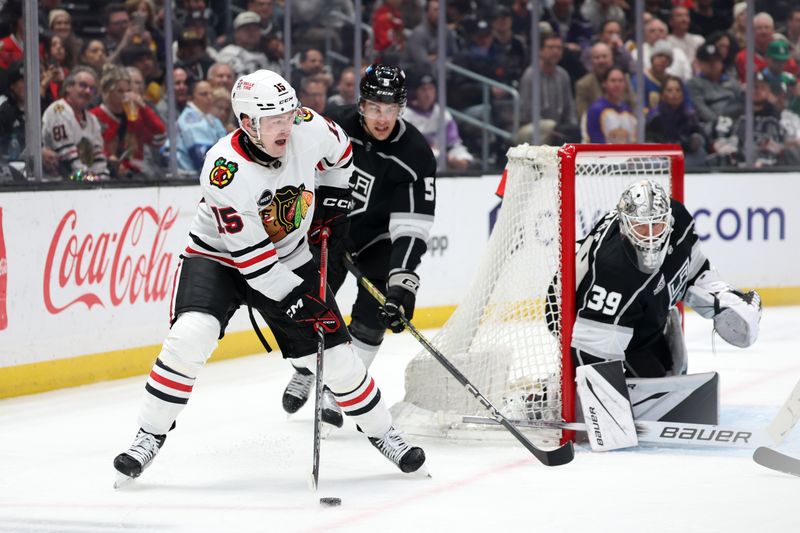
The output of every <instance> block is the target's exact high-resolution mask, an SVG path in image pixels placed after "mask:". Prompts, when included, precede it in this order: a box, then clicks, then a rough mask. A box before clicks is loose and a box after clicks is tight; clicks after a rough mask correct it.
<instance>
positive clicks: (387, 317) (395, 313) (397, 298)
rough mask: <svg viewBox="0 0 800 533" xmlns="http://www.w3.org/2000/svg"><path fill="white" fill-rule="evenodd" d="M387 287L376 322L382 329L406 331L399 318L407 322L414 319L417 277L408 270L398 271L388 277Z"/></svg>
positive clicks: (397, 331) (398, 331) (396, 331)
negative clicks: (384, 299) (404, 318)
mask: <svg viewBox="0 0 800 533" xmlns="http://www.w3.org/2000/svg"><path fill="white" fill-rule="evenodd" d="M387 286H388V289H387V291H386V302H385V303H384V305H383V309H381V310H380V311H379V312H378V320H379V321H380V323H381V324H382V325H383V327H385V328H389V329H390V330H392V331H393V332H395V333H400V332H401V331H403V330H404V329H406V326H405V324H403V321H402V320H400V316H401V315H402V316H404V317H406V319H408V320H411V319H412V318H413V317H414V305H415V303H416V300H417V289H418V288H419V276H417V275H416V274H415V273H414V272H411V271H410V270H400V271H397V272H394V273H393V274H391V275H390V276H389V281H388V283H387Z"/></svg>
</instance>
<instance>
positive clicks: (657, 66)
mask: <svg viewBox="0 0 800 533" xmlns="http://www.w3.org/2000/svg"><path fill="white" fill-rule="evenodd" d="M674 50H675V49H674V48H673V47H672V45H670V43H668V42H667V41H666V39H664V40H661V41H657V42H656V43H655V44H654V45H653V48H652V51H651V52H650V66H649V67H648V68H646V69H644V102H643V103H644V114H645V116H647V114H648V113H650V111H651V110H653V109H655V108H656V107H658V102H659V100H660V98H661V92H662V86H663V84H664V82H665V81H666V80H667V78H668V77H669V76H670V75H671V74H669V73H668V70H669V67H670V65H672V58H673V53H674ZM638 84H639V79H638V76H637V75H636V73H634V74H633V75H632V76H631V85H633V90H634V92H636V88H637V87H638ZM681 90H682V91H683V94H684V95H686V99H687V100H691V99H690V98H689V96H688V91H687V89H686V86H685V85H682V86H681ZM689 105H691V101H690V102H689Z"/></svg>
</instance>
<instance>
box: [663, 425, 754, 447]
mask: <svg viewBox="0 0 800 533" xmlns="http://www.w3.org/2000/svg"><path fill="white" fill-rule="evenodd" d="M752 436H753V434H752V433H751V432H749V431H733V430H727V429H707V428H702V429H699V428H691V427H680V426H667V427H665V428H664V429H662V430H661V434H660V435H659V437H661V438H664V439H675V440H683V441H693V440H694V441H714V442H743V443H745V444H746V443H749V442H750V438H751V437H752Z"/></svg>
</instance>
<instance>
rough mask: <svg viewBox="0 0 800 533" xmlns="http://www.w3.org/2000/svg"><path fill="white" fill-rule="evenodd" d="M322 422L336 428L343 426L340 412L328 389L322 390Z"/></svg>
mask: <svg viewBox="0 0 800 533" xmlns="http://www.w3.org/2000/svg"><path fill="white" fill-rule="evenodd" d="M322 421H323V422H325V423H326V424H330V425H332V426H335V427H337V428H340V427H342V425H343V424H344V417H343V416H342V410H341V409H340V408H339V404H337V403H336V399H335V398H334V397H333V393H332V392H331V390H330V389H329V388H328V387H325V388H324V389H322Z"/></svg>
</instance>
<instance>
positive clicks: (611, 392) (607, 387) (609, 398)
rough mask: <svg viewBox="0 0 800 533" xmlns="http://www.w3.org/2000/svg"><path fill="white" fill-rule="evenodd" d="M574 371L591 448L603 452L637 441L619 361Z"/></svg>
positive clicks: (635, 443)
mask: <svg viewBox="0 0 800 533" xmlns="http://www.w3.org/2000/svg"><path fill="white" fill-rule="evenodd" d="M575 374H576V381H577V383H578V396H579V398H580V401H581V408H582V410H583V416H584V419H585V422H586V426H587V431H586V432H587V434H588V436H589V443H590V444H591V446H592V450H593V451H596V452H602V451H609V450H616V449H619V448H628V447H631V446H636V445H638V444H639V439H638V437H637V436H636V426H635V425H634V423H633V411H632V409H631V401H630V398H629V397H628V388H627V386H626V384H625V371H624V369H623V367H622V362H621V361H606V362H604V363H596V364H593V365H583V366H579V367H578V368H577V369H576V370H575Z"/></svg>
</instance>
